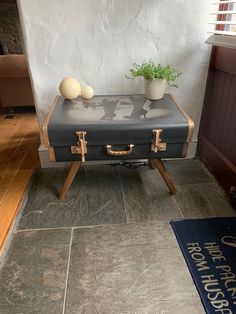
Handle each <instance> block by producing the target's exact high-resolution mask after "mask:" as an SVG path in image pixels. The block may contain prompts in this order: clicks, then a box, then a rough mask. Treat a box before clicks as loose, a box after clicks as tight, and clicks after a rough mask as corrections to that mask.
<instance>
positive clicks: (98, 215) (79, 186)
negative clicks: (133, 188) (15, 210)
mask: <svg viewBox="0 0 236 314" xmlns="http://www.w3.org/2000/svg"><path fill="white" fill-rule="evenodd" d="M56 171H58V173H56V174H55V172H56ZM65 178H66V172H65V170H64V169H62V170H61V171H60V169H53V171H51V170H49V171H47V170H45V171H42V172H41V173H38V174H37V175H36V177H35V182H36V183H37V184H35V183H33V187H32V189H31V191H30V193H29V199H28V202H27V204H26V206H25V208H24V210H23V215H22V219H21V222H20V225H19V229H34V228H52V227H56V228H57V227H72V226H85V225H88V226H90V225H98V224H113V223H123V222H126V214H125V210H124V201H123V196H122V188H121V183H120V179H119V176H118V174H117V171H116V169H114V168H111V167H109V166H96V167H94V166H90V167H88V168H87V167H81V169H80V170H79V173H78V175H77V177H76V178H75V179H74V182H73V184H72V186H71V188H70V189H69V191H68V195H67V197H66V200H65V201H60V200H59V199H58V197H57V194H58V190H59V189H60V188H61V187H62V185H63V183H64V180H65Z"/></svg>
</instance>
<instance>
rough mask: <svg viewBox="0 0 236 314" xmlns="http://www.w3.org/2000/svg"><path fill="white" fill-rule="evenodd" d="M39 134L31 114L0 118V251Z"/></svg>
mask: <svg viewBox="0 0 236 314" xmlns="http://www.w3.org/2000/svg"><path fill="white" fill-rule="evenodd" d="M38 147H39V130H38V123H37V119H36V115H35V114H34V113H21V114H16V115H15V116H14V118H12V119H4V115H2V114H1V115H0V250H1V248H2V247H3V243H4V240H5V238H6V236H7V233H8V231H9V229H10V227H11V224H12V222H13V220H14V218H15V216H16V213H17V210H18V208H19V205H20V202H21V200H22V197H23V195H24V192H25V189H26V187H27V184H28V182H29V180H30V178H31V175H32V173H33V171H34V169H35V168H36V167H38V166H39V158H38Z"/></svg>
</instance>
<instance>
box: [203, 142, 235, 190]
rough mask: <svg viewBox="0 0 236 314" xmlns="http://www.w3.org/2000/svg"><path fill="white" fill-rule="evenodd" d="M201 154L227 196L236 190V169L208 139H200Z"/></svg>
mask: <svg viewBox="0 0 236 314" xmlns="http://www.w3.org/2000/svg"><path fill="white" fill-rule="evenodd" d="M199 152H200V156H201V157H200V158H201V160H202V162H203V163H204V164H205V165H206V167H207V168H208V169H209V171H210V172H211V173H212V174H213V175H214V176H215V178H216V179H217V181H218V182H219V184H220V186H222V188H223V189H224V190H225V192H226V194H227V195H228V194H229V193H230V189H231V188H232V187H235V188H236V167H235V165H234V164H233V163H232V162H230V161H229V160H228V159H227V158H226V157H225V156H224V155H223V153H222V152H220V151H219V150H218V149H217V148H216V147H215V146H214V145H213V144H212V143H211V142H210V141H209V140H208V139H207V138H205V137H201V138H200V139H199Z"/></svg>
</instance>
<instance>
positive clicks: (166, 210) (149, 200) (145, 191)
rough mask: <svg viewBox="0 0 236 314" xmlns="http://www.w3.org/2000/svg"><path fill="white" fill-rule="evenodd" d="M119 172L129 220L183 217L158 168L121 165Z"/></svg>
mask: <svg viewBox="0 0 236 314" xmlns="http://www.w3.org/2000/svg"><path fill="white" fill-rule="evenodd" d="M119 172H120V176H121V181H122V185H123V193H124V200H125V208H126V212H127V219H128V221H129V222H139V221H146V220H161V221H168V220H170V219H178V218H183V216H182V213H181V212H180V210H179V208H178V205H177V203H176V201H175V198H174V197H173V195H171V194H170V193H169V190H168V188H167V186H166V185H165V182H164V181H163V179H162V177H161V176H160V174H159V173H158V172H157V170H151V169H150V168H149V167H141V168H138V169H134V170H129V169H124V168H123V167H119Z"/></svg>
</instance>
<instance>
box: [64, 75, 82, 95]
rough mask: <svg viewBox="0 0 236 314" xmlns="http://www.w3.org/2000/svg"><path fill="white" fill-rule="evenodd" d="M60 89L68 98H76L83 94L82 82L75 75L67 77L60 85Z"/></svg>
mask: <svg viewBox="0 0 236 314" xmlns="http://www.w3.org/2000/svg"><path fill="white" fill-rule="evenodd" d="M59 91H60V93H61V94H62V96H63V97H64V98H66V99H74V98H76V97H78V96H79V95H80V94H81V88H80V84H79V82H78V81H77V80H76V79H74V78H73V77H65V78H64V79H63V80H62V81H61V83H60V85H59Z"/></svg>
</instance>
